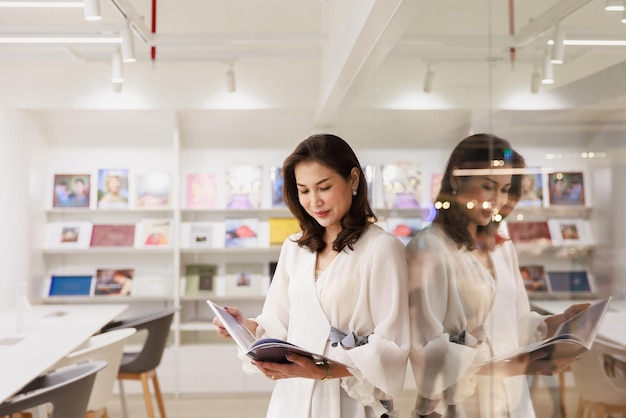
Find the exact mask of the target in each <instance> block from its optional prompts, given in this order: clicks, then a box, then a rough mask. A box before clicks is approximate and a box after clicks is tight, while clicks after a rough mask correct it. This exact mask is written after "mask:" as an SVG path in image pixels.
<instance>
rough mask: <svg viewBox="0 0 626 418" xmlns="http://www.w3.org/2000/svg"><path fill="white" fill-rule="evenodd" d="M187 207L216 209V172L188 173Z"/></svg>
mask: <svg viewBox="0 0 626 418" xmlns="http://www.w3.org/2000/svg"><path fill="white" fill-rule="evenodd" d="M186 190H187V192H186V196H187V202H186V207H187V209H214V208H215V207H216V196H217V183H216V181H215V175H214V174H187V187H186Z"/></svg>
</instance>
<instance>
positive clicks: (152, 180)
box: [135, 171, 172, 208]
mask: <svg viewBox="0 0 626 418" xmlns="http://www.w3.org/2000/svg"><path fill="white" fill-rule="evenodd" d="M135 184H136V188H137V195H136V200H135V206H136V207H137V208H164V207H168V206H169V204H170V193H171V188H172V179H171V176H170V175H169V174H167V173H162V172H157V171H153V172H149V173H141V174H137V176H136V183H135Z"/></svg>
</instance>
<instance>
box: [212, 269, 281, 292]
mask: <svg viewBox="0 0 626 418" xmlns="http://www.w3.org/2000/svg"><path fill="white" fill-rule="evenodd" d="M263 267H264V265H263V264H262V263H227V264H226V265H225V266H224V270H225V273H226V274H225V275H224V276H223V277H220V281H219V285H218V289H217V294H219V295H223V296H262V295H265V294H266V293H267V289H268V288H269V278H268V277H267V276H265V275H264V274H263Z"/></svg>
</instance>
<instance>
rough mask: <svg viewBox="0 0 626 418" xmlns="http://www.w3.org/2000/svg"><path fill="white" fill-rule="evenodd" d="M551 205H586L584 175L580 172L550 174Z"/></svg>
mask: <svg viewBox="0 0 626 418" xmlns="http://www.w3.org/2000/svg"><path fill="white" fill-rule="evenodd" d="M548 195H549V197H550V205H574V206H578V205H579V206H584V205H585V185H584V175H583V173H582V172H580V171H575V172H569V173H566V172H555V173H548Z"/></svg>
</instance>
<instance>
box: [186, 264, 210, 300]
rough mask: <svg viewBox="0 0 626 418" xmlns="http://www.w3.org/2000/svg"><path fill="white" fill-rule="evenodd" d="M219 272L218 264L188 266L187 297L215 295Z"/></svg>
mask: <svg viewBox="0 0 626 418" xmlns="http://www.w3.org/2000/svg"><path fill="white" fill-rule="evenodd" d="M217 271H218V267H217V264H188V265H187V266H186V267H185V295H188V296H190V295H202V294H204V295H210V294H214V293H215V290H216V287H217V286H216V279H217Z"/></svg>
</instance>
